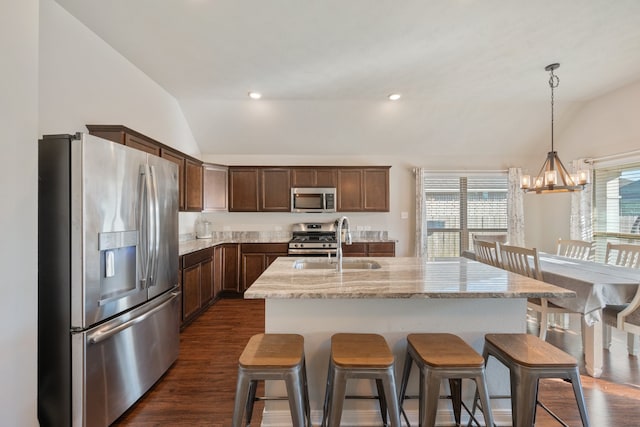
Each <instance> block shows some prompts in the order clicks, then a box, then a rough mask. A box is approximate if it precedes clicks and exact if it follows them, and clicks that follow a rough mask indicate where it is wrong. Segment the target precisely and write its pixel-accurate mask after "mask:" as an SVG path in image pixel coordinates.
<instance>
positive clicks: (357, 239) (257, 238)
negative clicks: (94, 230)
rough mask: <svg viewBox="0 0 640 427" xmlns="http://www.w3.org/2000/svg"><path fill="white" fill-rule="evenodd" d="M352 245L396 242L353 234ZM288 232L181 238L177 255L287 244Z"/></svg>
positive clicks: (379, 235) (375, 233) (223, 233)
mask: <svg viewBox="0 0 640 427" xmlns="http://www.w3.org/2000/svg"><path fill="white" fill-rule="evenodd" d="M352 235H354V236H353V242H354V243H377V242H397V240H394V239H389V238H387V232H386V231H384V232H381V231H372V232H368V231H367V232H353V233H352ZM289 240H291V232H288V231H216V232H214V233H213V235H212V237H211V238H209V239H196V238H195V236H193V235H184V236H181V239H180V246H179V249H178V255H181V256H182V255H185V254H188V253H191V252H195V251H199V250H202V249H206V248H210V247H212V246H217V245H221V244H223V243H289Z"/></svg>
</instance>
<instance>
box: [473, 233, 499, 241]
mask: <svg viewBox="0 0 640 427" xmlns="http://www.w3.org/2000/svg"><path fill="white" fill-rule="evenodd" d="M472 238H473V241H474V242H475V241H476V240H482V241H485V242H498V243H507V235H506V234H505V233H499V234H478V233H474V234H473V235H472Z"/></svg>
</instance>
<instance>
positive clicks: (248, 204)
mask: <svg viewBox="0 0 640 427" xmlns="http://www.w3.org/2000/svg"><path fill="white" fill-rule="evenodd" d="M258 178H259V175H258V168H254V167H234V166H232V167H229V211H230V212H257V211H258V206H259V202H258V188H259V187H258Z"/></svg>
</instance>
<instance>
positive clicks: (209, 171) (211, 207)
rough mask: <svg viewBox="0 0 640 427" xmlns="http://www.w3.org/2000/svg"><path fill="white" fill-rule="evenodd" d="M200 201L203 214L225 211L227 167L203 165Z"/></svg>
mask: <svg viewBox="0 0 640 427" xmlns="http://www.w3.org/2000/svg"><path fill="white" fill-rule="evenodd" d="M202 169H203V175H204V176H203V179H204V183H203V190H202V199H203V207H202V210H203V211H204V212H217V211H226V210H227V186H228V183H227V173H228V171H227V167H226V166H219V165H211V164H207V163H205V164H204V165H202Z"/></svg>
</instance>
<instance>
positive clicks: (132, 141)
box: [124, 134, 160, 156]
mask: <svg viewBox="0 0 640 427" xmlns="http://www.w3.org/2000/svg"><path fill="white" fill-rule="evenodd" d="M124 145H126V146H127V147H132V148H135V149H136V150H140V151H144V152H147V153H149V154H153V155H155V156H159V155H160V146H158V145H157V144H154V143H153V142H151V141H147V140H145V139H142V138H138V137H137V136H134V135H130V134H126V135H125V137H124Z"/></svg>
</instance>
